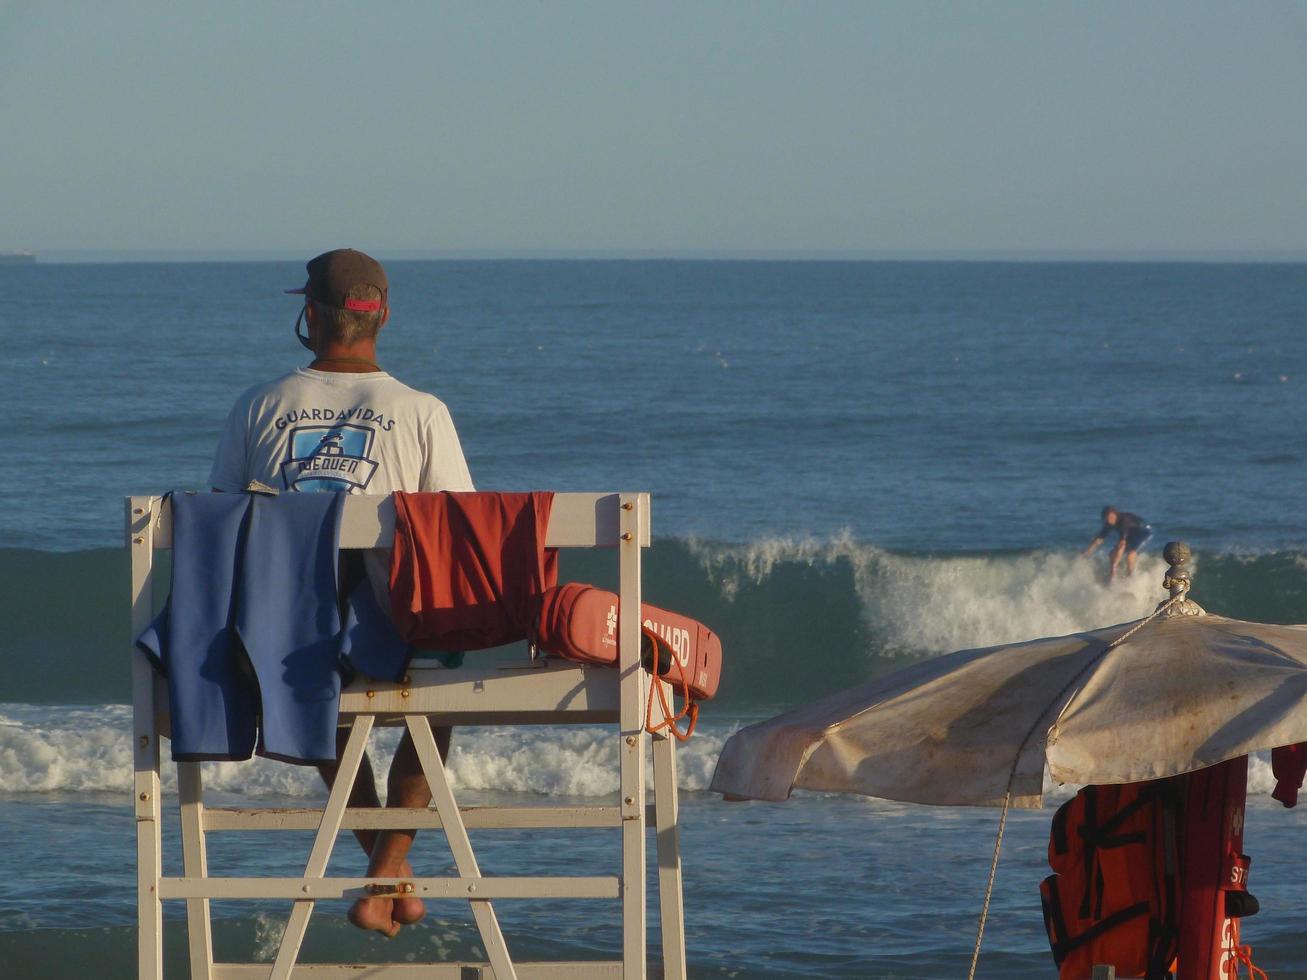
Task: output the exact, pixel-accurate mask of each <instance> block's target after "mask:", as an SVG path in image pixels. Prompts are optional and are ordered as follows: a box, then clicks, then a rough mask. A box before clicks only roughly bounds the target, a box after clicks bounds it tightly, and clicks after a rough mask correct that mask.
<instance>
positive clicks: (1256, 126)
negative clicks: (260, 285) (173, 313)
mask: <svg viewBox="0 0 1307 980" xmlns="http://www.w3.org/2000/svg"><path fill="white" fill-rule="evenodd" d="M0 187H2V188H3V195H0V249H5V248H19V247H28V248H34V249H37V250H39V251H42V252H44V253H55V254H57V253H60V252H68V251H69V250H85V249H119V250H128V251H131V250H137V251H140V250H157V251H165V252H166V251H170V250H181V251H201V252H214V251H222V250H236V251H239V250H263V251H274V252H275V251H285V252H287V253H288V254H291V255H296V256H298V255H301V254H303V253H305V252H306V251H312V250H315V249H317V248H318V247H319V246H323V247H325V246H327V245H335V244H340V243H349V244H352V245H356V246H358V247H362V248H372V249H375V250H377V251H380V252H383V253H385V254H396V253H398V252H404V251H412V252H425V251H433V252H435V251H442V252H453V253H460V252H461V253H478V252H487V251H488V252H491V253H497V252H504V253H524V252H525V253H531V252H560V251H561V252H568V251H578V252H588V253H592V254H593V253H599V254H604V253H609V252H616V253H623V252H627V253H629V252H641V251H652V252H671V253H686V254H695V253H704V252H708V253H739V252H749V251H755V250H756V251H764V252H765V251H777V252H795V253H805V252H819V253H820V252H849V253H863V252H867V253H885V252H888V253H917V252H927V253H930V252H937V253H938V252H945V253H947V252H959V251H960V252H972V251H975V252H1031V253H1042V252H1108V253H1139V252H1144V253H1148V252H1153V253H1156V252H1175V251H1181V252H1190V251H1193V252H1249V253H1294V254H1297V255H1298V256H1299V257H1305V256H1307V3H1303V2H1301V0H1266V2H1239V3H1230V2H1221V3H1212V2H1198V0H1183V2H1148V3H1139V2H1116V0H1094V2H1092V3H1069V2H1068V3H1060V2H1044V0H1030V2H1016V0H1013V2H1008V3H980V2H977V3H957V4H946V3H930V2H916V0H902V2H894V3H889V2H883V3H876V2H871V0H860V2H847V3H845V2H834V0H822V2H809V3H801V2H792V3H762V2H743V0H741V2H737V3H719V2H711V0H696V2H659V3H644V4H635V3H626V2H620V0H596V2H586V3H583V2H571V0H543V2H537V3H526V2H512V3H510V2H498V0H484V2H482V0H476V2H458V3H452V2H451V3H436V2H380V0H378V2H372V3H363V2H354V3H342V2H318V3H288V2H258V3H253V2H221V3H204V4H197V3H176V2H167V3H165V2H158V0H145V2H136V3H133V2H125V0H124V2H113V3H68V2H59V0H39V2H38V0H17V2H14V0H0Z"/></svg>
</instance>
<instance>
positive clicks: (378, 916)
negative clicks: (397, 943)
mask: <svg viewBox="0 0 1307 980" xmlns="http://www.w3.org/2000/svg"><path fill="white" fill-rule="evenodd" d="M368 876H369V877H374V878H411V877H413V866H412V865H411V864H409V863H408V862H407V861H404V862H403V863H402V864H400V866H399V867H397V868H391V869H387V868H368ZM426 913H427V909H426V906H425V905H424V904H423V903H422V899H420V898H390V897H386V898H382V897H377V898H360V899H358V900H357V901H356V902H355V903H354V904H353V905H351V906H350V908H349V921H350V922H351V923H352V924H354V925H355V926H358V928H360V929H370V930H373V931H375V932H379V933H381V934H382V935H383V936H385V937H386V938H387V939H393V938H394V937H395V935H396V934H397V933H398V932H399V930H400V927H401V926H407V925H412V924H413V923H414V922H417V921H418V920H419V919H421V918H422V916H424V915H426Z"/></svg>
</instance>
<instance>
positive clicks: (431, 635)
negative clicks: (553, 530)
mask: <svg viewBox="0 0 1307 980" xmlns="http://www.w3.org/2000/svg"><path fill="white" fill-rule="evenodd" d="M393 496H394V501H395V541H394V551H393V552H392V554H391V558H390V604H391V615H392V616H393V618H394V620H395V626H396V628H397V629H398V630H399V633H400V635H401V636H402V637H404V639H405V640H407V641H408V642H409V643H411V644H413V645H414V646H416V647H420V648H426V649H435V650H483V649H485V648H487V647H495V646H501V645H503V644H505V643H513V642H516V641H518V640H525V639H526V638H527V637H528V636H530V634H531V626H532V623H533V621H534V619H535V617H536V614H537V613H538V612H539V608H540V597H541V595H542V594H543V593H544V592H545V590H546V589H549V588H551V587H553V586H554V585H555V584H556V583H557V581H558V552H557V551H554V550H546V549H545V535H546V533H547V531H548V528H549V512H550V510H551V508H552V507H553V502H554V495H553V494H552V493H548V492H535V493H455V492H450V491H442V492H440V493H395V494H394V495H393Z"/></svg>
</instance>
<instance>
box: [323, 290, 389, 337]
mask: <svg viewBox="0 0 1307 980" xmlns="http://www.w3.org/2000/svg"><path fill="white" fill-rule="evenodd" d="M346 298H347V299H363V300H375V299H376V298H377V289H376V287H375V286H368V285H366V284H363V285H358V286H352V287H350V291H349V295H348V296H347V297H346ZM309 302H310V303H312V304H313V312H314V314H315V319H316V320H317V323H318V329H319V330H320V331H321V333H320V334H319V336H321V337H322V338H323V339H324V340H329V341H335V342H336V343H339V344H345V345H350V344H355V343H357V342H358V341H360V340H370V339H372V338H373V337H376V335H377V331H378V330H380V329H381V317H382V315H383V314H384V313H385V312H386V308H385V307H384V306H383V307H382V308H381V309H380V310H377V311H376V312H366V313H365V312H361V311H359V310H342V309H337V308H336V307H334V306H325V305H323V304H322V303H319V302H318V301H317V300H315V299H310V300H309ZM383 302H384V299H383Z"/></svg>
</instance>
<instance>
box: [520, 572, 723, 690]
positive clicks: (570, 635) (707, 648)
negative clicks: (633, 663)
mask: <svg viewBox="0 0 1307 980" xmlns="http://www.w3.org/2000/svg"><path fill="white" fill-rule="evenodd" d="M543 599H544V601H543V604H542V606H541V609H540V615H539V616H538V617H537V619H536V629H535V643H536V645H537V646H538V647H540V649H542V650H544V651H546V652H548V653H552V654H555V655H556V656H559V657H565V658H567V659H568V660H577V661H580V662H581V663H590V664H616V663H617V622H618V597H617V596H616V595H614V594H613V593H612V592H605V591H604V590H603V589H596V588H595V587H594V586H592V585H582V584H580V583H578V582H568V583H567V584H565V585H560V586H557V587H556V588H553V589H550V590H549V591H547V592H546V593H545V594H544V597H543ZM641 612H642V613H643V614H644V623H643V626H644V628H645V631H646V633H650V634H652V635H653V636H655V637H657V639H658V640H659V641H660V642H659V646H660V647H662V648H663V651H660V652H667V653H670V659H671V663H670V664H669V665H668V667H669V668H670V669H664V667H663V666H662V665H660V666H659V670H658V674H659V676H660V677H662V678H663V679H664V680H666V681H668V682H669V683H671V684H672V686H673V688H675V689H677V690H679V689H680V687H681V685H682V684H686V685H687V686H688V687H689V691H690V697H691V698H693V699H695V700H697V701H706V700H707V699H709V698H711V697H712V696H713V695H715V694H716V693H717V686H718V684H719V683H720V681H721V676H722V643H721V640H719V639H718V638H717V634H716V633H714V632H713V631H712V630H710V629H709V628H708V627H707V626H704V625H703V623H700V622H699V621H698V620H694V619H690V618H689V617H688V616H681V615H679V614H678V613H674V612H668V611H667V610H665V609H659V608H658V607H657V606H651V605H649V604H648V603H645V604H642V605H641ZM661 659H662V658H661V657H660V660H661Z"/></svg>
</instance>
